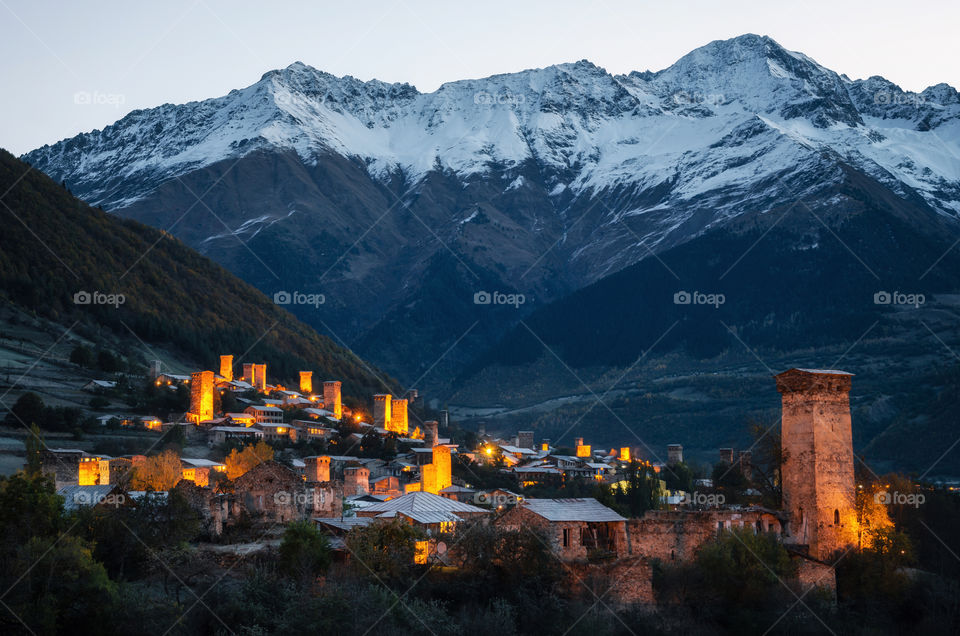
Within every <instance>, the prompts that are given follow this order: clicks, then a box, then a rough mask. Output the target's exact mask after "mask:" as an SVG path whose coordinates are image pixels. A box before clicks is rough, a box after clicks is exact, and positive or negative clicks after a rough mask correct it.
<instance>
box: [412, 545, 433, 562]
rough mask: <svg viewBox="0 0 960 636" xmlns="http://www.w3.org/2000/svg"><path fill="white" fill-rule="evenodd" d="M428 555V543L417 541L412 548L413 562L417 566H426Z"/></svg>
mask: <svg viewBox="0 0 960 636" xmlns="http://www.w3.org/2000/svg"><path fill="white" fill-rule="evenodd" d="M429 555H430V542H429V541H417V542H416V544H415V546H414V552H413V562H414V563H416V564H417V565H426V564H427V557H428V556H429Z"/></svg>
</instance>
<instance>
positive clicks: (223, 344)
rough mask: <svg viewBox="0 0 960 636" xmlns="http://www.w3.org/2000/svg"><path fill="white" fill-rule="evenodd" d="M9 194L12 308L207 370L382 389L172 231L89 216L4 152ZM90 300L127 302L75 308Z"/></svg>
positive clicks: (0, 218)
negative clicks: (130, 340)
mask: <svg viewBox="0 0 960 636" xmlns="http://www.w3.org/2000/svg"><path fill="white" fill-rule="evenodd" d="M0 194H2V195H3V196H2V199H0V202H2V204H3V205H0V227H2V231H0V294H3V295H4V296H6V297H7V299H9V300H10V301H12V302H14V303H15V304H17V305H19V306H21V307H23V308H25V309H28V310H31V311H34V312H36V313H37V314H39V315H41V316H44V317H46V318H50V319H53V320H56V321H58V322H61V323H63V324H65V325H70V324H72V323H73V322H74V321H80V323H86V324H90V325H94V326H98V327H107V328H109V329H111V330H113V331H115V332H117V333H118V334H120V335H121V336H124V337H128V336H129V335H130V332H131V331H132V332H133V334H135V335H136V337H138V338H140V339H141V340H143V341H144V342H146V343H156V344H162V345H164V346H170V347H172V348H174V349H178V350H180V351H182V352H184V353H185V354H187V355H188V356H189V357H192V358H194V359H196V360H199V361H202V363H203V364H206V365H213V364H214V362H215V361H216V359H217V358H216V357H217V356H218V355H219V354H221V353H233V354H235V355H236V356H238V359H237V362H243V361H253V360H256V361H258V362H259V361H265V362H267V363H268V364H269V365H270V369H271V375H272V376H274V377H276V378H278V379H292V378H294V377H295V375H296V371H297V370H299V369H314V370H316V371H318V372H319V373H321V374H322V375H323V376H324V377H331V378H338V379H341V380H342V381H344V383H345V387H344V389H345V390H346V391H349V392H350V393H354V394H357V395H360V394H364V393H369V392H371V391H373V392H377V391H382V390H383V387H382V385H381V384H380V382H379V381H378V380H377V379H376V375H379V372H375V371H373V370H372V369H371V368H370V367H368V366H367V365H366V364H365V363H363V362H362V361H361V360H359V359H358V358H357V357H356V356H354V355H353V354H352V353H351V352H350V351H348V350H346V349H344V348H342V347H339V346H337V345H336V344H334V343H333V342H331V341H330V340H328V339H327V338H325V337H323V336H320V335H319V334H317V333H316V332H315V331H314V330H313V329H312V328H310V327H308V326H307V325H305V324H303V323H301V322H299V321H298V320H297V319H296V318H294V317H293V316H292V315H291V314H289V313H287V312H286V311H284V310H283V309H281V308H280V307H278V306H277V305H275V304H274V303H273V302H271V299H269V298H267V297H266V296H264V295H263V294H262V293H261V292H260V291H258V290H256V289H255V288H253V287H252V286H250V285H248V284H247V283H244V282H243V281H241V280H240V279H239V278H237V277H236V276H234V275H233V274H230V273H229V272H227V271H226V270H225V269H223V268H222V267H221V266H219V265H217V264H215V263H213V262H212V261H210V260H209V259H207V258H205V257H203V256H201V255H199V254H197V253H196V252H195V251H193V250H192V249H191V248H189V247H187V246H186V245H184V244H183V243H181V242H180V241H179V240H177V239H175V238H173V237H172V236H171V235H170V234H168V233H166V232H163V231H160V230H155V229H153V228H149V227H147V226H145V225H142V224H140V223H138V222H135V221H131V220H125V219H120V218H117V217H114V216H112V215H109V214H107V213H105V212H103V211H102V210H99V209H95V208H92V207H90V206H88V205H87V204H85V203H83V202H82V201H80V200H79V199H77V198H75V197H74V196H72V195H71V193H70V192H69V191H68V190H66V189H65V188H64V187H63V186H61V185H58V184H57V183H55V182H54V181H52V180H51V179H50V178H48V177H47V176H46V175H44V174H43V173H41V172H39V171H37V170H35V169H31V168H30V167H29V166H28V165H27V164H26V163H23V162H21V161H19V160H17V159H16V158H15V157H13V156H12V155H10V154H9V153H7V152H6V151H2V150H0ZM195 212H196V213H198V214H200V213H203V212H201V211H200V210H195ZM83 292H86V293H88V294H93V293H94V292H99V293H102V294H114V295H116V294H122V295H123V297H124V302H123V303H122V304H119V305H118V306H117V304H116V303H114V304H97V303H96V302H91V303H89V304H83V303H79V304H78V303H77V302H75V294H77V293H83ZM322 310H323V308H322V306H320V307H319V308H318V309H317V311H322ZM240 356H243V358H242V359H240ZM211 368H213V367H212V366H211Z"/></svg>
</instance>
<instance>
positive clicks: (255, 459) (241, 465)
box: [224, 442, 273, 480]
mask: <svg viewBox="0 0 960 636" xmlns="http://www.w3.org/2000/svg"><path fill="white" fill-rule="evenodd" d="M271 459H273V447H272V446H270V444H267V443H266V442H257V443H256V444H252V445H250V446H244V447H243V450H240V451H238V450H237V449H233V450H232V451H230V454H229V455H227V458H226V459H225V460H224V463H225V464H226V465H227V478H228V479H231V480H233V479H236V478H237V477H239V476H240V475H242V474H244V473H246V472H247V471H248V470H250V469H251V468H253V467H254V466H257V465H259V464H262V463H263V462H267V461H270V460H271Z"/></svg>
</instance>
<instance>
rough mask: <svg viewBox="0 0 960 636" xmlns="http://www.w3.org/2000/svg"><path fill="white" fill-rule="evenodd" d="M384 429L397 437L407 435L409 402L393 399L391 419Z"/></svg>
mask: <svg viewBox="0 0 960 636" xmlns="http://www.w3.org/2000/svg"><path fill="white" fill-rule="evenodd" d="M388 422H389V423H388V424H387V425H386V426H385V427H384V428H386V429H387V430H388V431H392V432H394V433H396V434H397V435H406V434H407V433H408V432H409V431H408V424H409V423H408V420H407V401H406V400H398V399H396V398H393V399H391V400H390V417H389V418H388Z"/></svg>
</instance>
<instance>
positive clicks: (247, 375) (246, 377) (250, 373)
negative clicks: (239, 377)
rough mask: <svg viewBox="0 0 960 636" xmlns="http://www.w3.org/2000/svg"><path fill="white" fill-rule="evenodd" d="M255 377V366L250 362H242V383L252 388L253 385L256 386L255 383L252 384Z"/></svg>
mask: <svg viewBox="0 0 960 636" xmlns="http://www.w3.org/2000/svg"><path fill="white" fill-rule="evenodd" d="M256 375H257V365H255V364H252V363H250V362H244V363H243V381H244V382H246V383H247V384H249V385H250V386H253V385H254V384H256V382H254V380H255V379H256Z"/></svg>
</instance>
